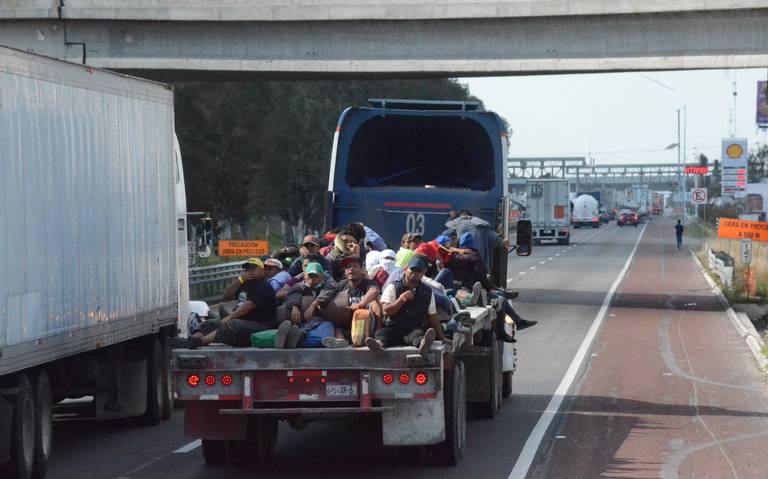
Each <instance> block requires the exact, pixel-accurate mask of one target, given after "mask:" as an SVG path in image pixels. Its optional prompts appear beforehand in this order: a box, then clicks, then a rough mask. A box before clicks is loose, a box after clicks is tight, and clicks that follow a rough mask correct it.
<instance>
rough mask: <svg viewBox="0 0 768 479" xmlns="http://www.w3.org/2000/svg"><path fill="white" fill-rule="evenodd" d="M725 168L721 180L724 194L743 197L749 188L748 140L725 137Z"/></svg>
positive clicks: (723, 151)
mask: <svg viewBox="0 0 768 479" xmlns="http://www.w3.org/2000/svg"><path fill="white" fill-rule="evenodd" d="M722 145H723V149H722V155H723V156H722V159H723V170H722V178H721V180H720V185H721V193H722V196H735V197H743V196H744V195H745V194H746V190H747V181H748V180H747V140H746V139H744V138H724V139H723V143H722Z"/></svg>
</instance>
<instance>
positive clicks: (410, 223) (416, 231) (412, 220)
mask: <svg viewBox="0 0 768 479" xmlns="http://www.w3.org/2000/svg"><path fill="white" fill-rule="evenodd" d="M405 231H406V232H407V233H409V234H412V235H423V234H424V213H408V217H407V218H406V219H405Z"/></svg>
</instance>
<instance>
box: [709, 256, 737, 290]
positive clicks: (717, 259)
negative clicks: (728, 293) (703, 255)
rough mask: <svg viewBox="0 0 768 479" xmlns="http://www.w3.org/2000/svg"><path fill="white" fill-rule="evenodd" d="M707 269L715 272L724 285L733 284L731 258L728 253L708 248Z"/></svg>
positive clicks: (729, 285)
mask: <svg viewBox="0 0 768 479" xmlns="http://www.w3.org/2000/svg"><path fill="white" fill-rule="evenodd" d="M709 269H711V270H712V271H714V272H715V274H716V275H717V276H718V277H719V278H720V282H721V283H723V285H724V286H725V287H727V288H731V287H732V286H733V258H731V257H730V256H729V255H728V254H726V253H724V252H722V251H715V250H709Z"/></svg>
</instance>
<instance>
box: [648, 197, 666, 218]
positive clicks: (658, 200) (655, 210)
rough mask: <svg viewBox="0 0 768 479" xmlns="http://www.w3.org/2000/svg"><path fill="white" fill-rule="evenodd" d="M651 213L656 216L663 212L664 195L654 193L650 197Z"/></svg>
mask: <svg viewBox="0 0 768 479" xmlns="http://www.w3.org/2000/svg"><path fill="white" fill-rule="evenodd" d="M651 214H652V215H658V216H660V215H662V214H664V197H663V196H661V195H660V194H658V193H654V195H653V197H652V198H651Z"/></svg>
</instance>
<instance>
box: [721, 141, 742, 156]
mask: <svg viewBox="0 0 768 479" xmlns="http://www.w3.org/2000/svg"><path fill="white" fill-rule="evenodd" d="M743 153H744V148H742V147H741V145H739V144H738V143H731V144H730V145H728V148H726V149H725V154H727V155H728V158H730V159H732V160H735V159H736V158H740V157H741V155H742V154H743Z"/></svg>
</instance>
